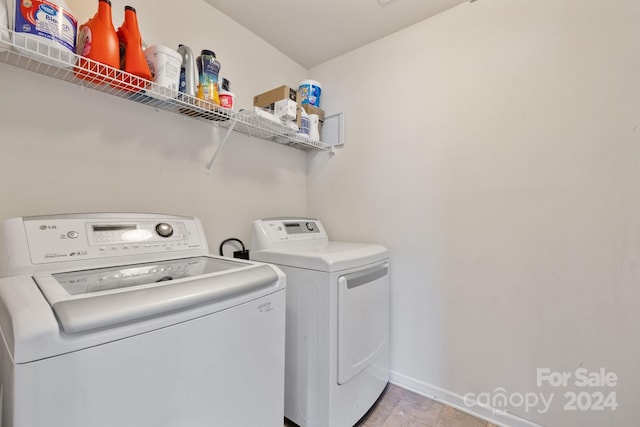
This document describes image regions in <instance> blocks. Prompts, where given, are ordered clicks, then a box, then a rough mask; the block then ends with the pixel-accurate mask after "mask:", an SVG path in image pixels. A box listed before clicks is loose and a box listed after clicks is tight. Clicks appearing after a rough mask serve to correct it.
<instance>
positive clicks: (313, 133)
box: [309, 114, 320, 141]
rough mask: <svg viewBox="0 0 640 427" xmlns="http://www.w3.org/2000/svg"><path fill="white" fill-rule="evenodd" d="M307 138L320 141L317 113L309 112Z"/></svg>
mask: <svg viewBox="0 0 640 427" xmlns="http://www.w3.org/2000/svg"><path fill="white" fill-rule="evenodd" d="M309 139H311V140H313V141H320V117H319V116H318V115H317V114H309Z"/></svg>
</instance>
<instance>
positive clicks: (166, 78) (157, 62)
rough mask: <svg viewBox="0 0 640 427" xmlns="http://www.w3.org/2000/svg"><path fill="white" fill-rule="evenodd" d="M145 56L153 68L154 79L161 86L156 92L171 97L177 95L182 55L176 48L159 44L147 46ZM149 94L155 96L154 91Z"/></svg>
mask: <svg viewBox="0 0 640 427" xmlns="http://www.w3.org/2000/svg"><path fill="white" fill-rule="evenodd" d="M144 56H145V58H146V59H147V63H148V64H149V68H150V69H151V76H152V80H153V81H154V82H155V83H157V84H158V86H160V88H158V89H157V90H156V92H159V93H160V94H162V95H166V96H168V97H171V98H175V97H177V96H178V90H179V89H180V67H181V66H182V56H181V55H180V54H179V53H178V52H176V51H175V50H173V49H171V48H168V47H166V46H162V45H159V44H155V45H153V46H149V47H148V48H146V49H145V51H144ZM147 95H150V96H153V94H152V93H147Z"/></svg>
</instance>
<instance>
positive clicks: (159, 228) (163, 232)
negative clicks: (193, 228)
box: [156, 222, 173, 237]
mask: <svg viewBox="0 0 640 427" xmlns="http://www.w3.org/2000/svg"><path fill="white" fill-rule="evenodd" d="M156 232H157V233H158V234H159V235H160V236H162V237H170V236H171V235H172V234H173V227H172V226H171V224H167V223H166V222H161V223H160V224H158V225H156Z"/></svg>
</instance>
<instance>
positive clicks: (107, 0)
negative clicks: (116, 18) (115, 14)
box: [98, 0, 111, 6]
mask: <svg viewBox="0 0 640 427" xmlns="http://www.w3.org/2000/svg"><path fill="white" fill-rule="evenodd" d="M98 1H103V2H105V3H107V4H108V5H109V6H111V0H98Z"/></svg>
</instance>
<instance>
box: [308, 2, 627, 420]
mask: <svg viewBox="0 0 640 427" xmlns="http://www.w3.org/2000/svg"><path fill="white" fill-rule="evenodd" d="M638 22H640V3H638V2H635V1H630V0H610V1H596V0H588V1H585V0H562V1H558V0H517V1H514V0H480V1H477V2H474V3H465V4H463V5H461V6H459V7H456V8H454V9H452V10H450V11H448V12H445V13H443V14H441V15H438V16H436V17H434V18H432V19H429V20H427V21H424V22H422V23H420V24H418V25H415V26H413V27H411V28H408V29H406V30H404V31H401V32H399V33H396V34H394V35H392V36H390V37H387V38H385V39H383V40H380V41H378V42H375V43H373V44H371V45H368V46H366V47H363V48H361V49H359V50H357V51H354V52H352V53H349V54H346V55H344V56H342V57H339V58H337V59H335V60H332V61H329V62H327V63H325V64H322V65H320V66H318V67H316V68H314V69H312V70H310V73H309V75H310V76H311V77H312V78H314V79H317V80H319V81H321V82H322V83H323V90H324V92H323V106H324V108H325V110H327V111H344V112H345V117H346V146H345V148H344V149H342V150H340V151H339V153H338V154H337V155H335V156H334V157H333V158H331V159H329V158H328V156H327V155H325V154H316V155H315V156H314V158H313V160H312V162H311V166H310V176H309V205H308V206H309V209H308V210H309V214H311V215H314V216H318V217H320V218H322V219H323V221H324V223H325V225H326V226H327V228H328V230H329V232H330V234H331V235H332V237H333V238H334V239H342V240H355V241H377V242H381V243H383V244H386V245H388V246H389V248H390V249H391V253H392V295H391V298H392V341H391V344H392V369H393V370H394V379H395V381H397V382H399V383H401V384H404V385H406V386H409V387H412V388H414V389H416V390H419V391H421V392H424V393H427V394H435V395H437V396H438V397H439V398H442V399H444V400H448V401H450V402H452V403H457V404H462V396H464V395H465V394H466V393H482V392H493V391H494V390H495V389H496V388H499V387H502V388H504V389H505V392H506V393H507V394H509V395H512V394H513V393H532V392H535V393H545V396H547V397H548V394H549V393H551V392H553V393H555V397H554V400H553V401H552V405H551V409H550V410H549V411H548V413H545V414H539V413H538V412H537V411H536V409H541V408H542V407H541V406H540V407H538V408H532V409H531V410H529V411H528V412H527V411H525V410H524V409H523V408H522V407H520V408H518V407H515V406H511V407H509V408H505V407H500V406H498V407H497V409H508V410H509V411H512V412H514V413H516V414H517V415H518V416H520V417H523V418H525V419H528V420H530V421H535V422H538V423H541V424H544V425H550V426H551V425H553V426H601V425H610V426H626V425H635V424H637V409H636V408H637V403H636V402H635V400H636V399H637V396H638V395H640V367H639V366H638V363H637V358H638V355H639V354H640V332H639V328H638V326H637V325H638V324H640V314H639V313H640V312H639V311H638V309H637V305H638V302H639V301H640V287H639V286H638V284H639V283H640V130H639V129H638V125H639V124H640V78H639V76H640V49H639V48H638V41H639V40H640V26H639V25H638ZM579 367H584V368H587V369H588V370H589V371H596V370H598V369H599V368H600V367H603V368H605V369H606V370H607V371H612V372H615V373H616V374H617V375H618V377H619V381H618V385H617V386H616V387H615V388H612V389H602V390H600V391H607V392H609V391H615V392H616V394H617V400H618V403H619V407H618V409H617V410H616V411H604V412H593V411H586V412H580V411H572V412H570V411H564V410H563V406H564V404H565V403H567V398H566V397H565V396H564V393H565V392H571V391H573V392H581V391H587V392H589V393H591V392H594V391H598V389H590V388H583V389H581V388H578V387H576V386H575V385H574V383H573V381H574V380H575V378H574V379H572V380H571V381H570V382H569V385H568V387H566V388H557V389H550V388H547V387H537V386H536V369H537V368H550V369H551V370H553V371H559V372H565V371H567V372H572V373H574V371H575V369H577V368H579ZM516 402H517V400H516ZM467 409H468V408H467ZM472 409H473V410H476V411H477V412H478V413H480V414H484V415H491V413H490V412H487V411H482V410H481V409H479V408H472ZM497 419H501V420H503V421H505V422H508V423H516V421H515V420H513V419H509V418H505V417H497Z"/></svg>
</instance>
